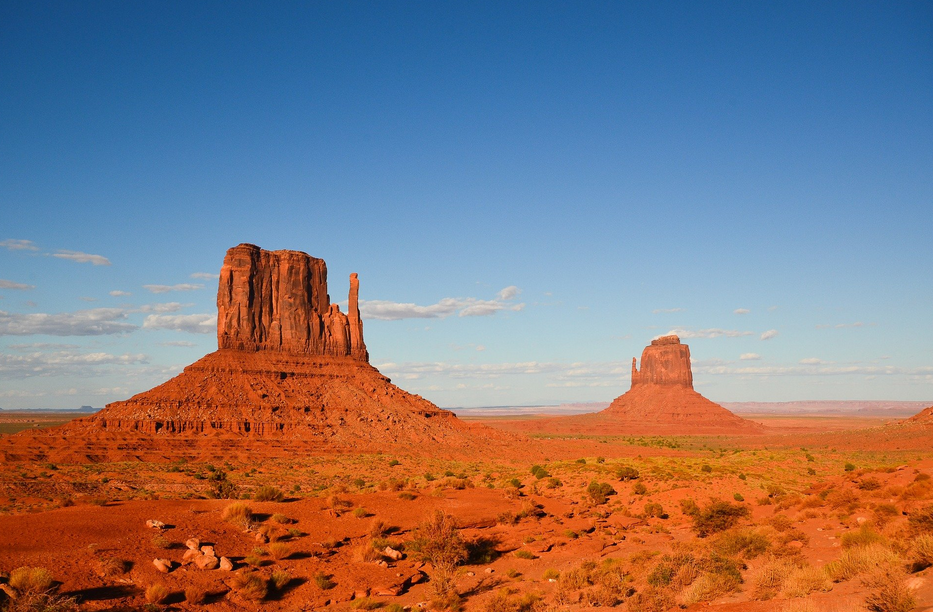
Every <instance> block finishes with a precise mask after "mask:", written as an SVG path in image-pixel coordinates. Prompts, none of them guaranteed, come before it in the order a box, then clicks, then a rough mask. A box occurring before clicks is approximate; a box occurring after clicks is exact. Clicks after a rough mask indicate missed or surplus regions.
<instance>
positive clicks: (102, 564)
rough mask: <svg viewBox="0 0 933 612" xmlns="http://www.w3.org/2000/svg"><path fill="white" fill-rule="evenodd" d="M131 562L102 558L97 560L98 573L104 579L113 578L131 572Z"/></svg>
mask: <svg viewBox="0 0 933 612" xmlns="http://www.w3.org/2000/svg"><path fill="white" fill-rule="evenodd" d="M129 568H130V562H129V561H126V560H125V559H119V558H117V557H101V558H100V559H98V560H97V571H98V573H100V575H101V576H103V577H113V576H119V575H121V574H125V573H126V572H127V571H129Z"/></svg>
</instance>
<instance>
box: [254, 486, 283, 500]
mask: <svg viewBox="0 0 933 612" xmlns="http://www.w3.org/2000/svg"><path fill="white" fill-rule="evenodd" d="M283 499H285V494H284V493H282V491H281V490H279V489H277V488H275V487H272V486H269V485H266V486H263V487H259V488H258V489H256V492H255V493H253V501H258V502H270V501H271V502H280V501H282V500H283Z"/></svg>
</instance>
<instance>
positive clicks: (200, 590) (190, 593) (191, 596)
mask: <svg viewBox="0 0 933 612" xmlns="http://www.w3.org/2000/svg"><path fill="white" fill-rule="evenodd" d="M205 599H207V590H206V589H205V588H204V587H202V586H198V585H196V584H192V585H189V586H187V587H185V601H187V602H188V603H190V604H195V605H198V604H202V603H204V600H205Z"/></svg>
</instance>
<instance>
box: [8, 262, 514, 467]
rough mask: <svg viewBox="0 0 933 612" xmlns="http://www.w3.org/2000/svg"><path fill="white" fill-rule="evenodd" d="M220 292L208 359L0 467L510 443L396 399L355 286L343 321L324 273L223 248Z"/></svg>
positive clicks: (19, 449) (353, 282)
mask: <svg viewBox="0 0 933 612" xmlns="http://www.w3.org/2000/svg"><path fill="white" fill-rule="evenodd" d="M218 285H219V286H218V291H217V311H218V317H217V345H218V347H219V348H218V350H217V351H215V352H213V353H210V354H208V355H205V356H204V357H202V358H201V359H199V360H198V361H196V362H195V363H193V364H191V365H189V366H188V367H186V368H185V369H184V371H182V372H181V374H179V375H178V376H175V377H174V378H172V379H171V380H169V381H167V382H165V383H163V384H161V385H159V386H157V387H155V388H153V389H150V390H149V391H145V392H143V393H139V394H137V395H135V396H133V397H131V398H130V399H128V400H125V401H120V402H114V403H112V404H108V405H107V406H106V407H105V408H104V409H103V410H101V411H100V412H98V413H97V414H95V415H93V416H91V417H87V418H84V419H77V420H75V421H72V422H71V423H69V424H67V425H65V426H63V427H61V428H53V429H49V430H45V431H42V432H36V434H35V436H32V438H31V440H32V441H33V442H36V441H38V440H40V439H41V440H44V442H43V443H42V444H39V443H38V442H37V443H36V444H35V445H34V446H35V448H29V443H27V442H20V441H18V440H16V441H14V440H10V442H12V443H13V446H14V447H15V448H13V449H0V457H5V458H7V459H15V458H16V457H18V456H21V457H28V456H37V452H32V451H41V452H38V454H41V455H43V456H45V457H55V456H59V457H62V456H64V457H67V456H74V457H75V458H77V459H80V458H82V457H83V458H89V459H92V460H93V459H96V458H102V457H105V458H108V459H115V458H119V457H123V456H124V455H126V454H127V453H130V454H133V455H134V456H140V457H143V456H145V457H152V456H153V453H156V454H157V453H158V452H159V451H160V450H161V449H173V448H176V447H179V446H181V447H182V449H184V445H183V444H182V443H181V439H187V440H194V443H195V445H197V443H198V440H201V446H202V450H203V447H205V446H206V445H205V443H204V439H205V437H209V438H210V437H213V438H215V439H216V437H217V436H220V437H221V438H222V437H224V436H227V437H229V436H230V435H233V436H235V437H237V438H243V437H244V436H245V437H247V438H253V439H256V438H275V439H278V440H279V442H280V446H281V445H282V444H283V443H284V444H286V445H287V444H290V443H294V442H311V443H312V446H313V447H315V448H324V449H354V450H366V451H378V450H383V449H386V448H389V447H391V446H392V445H403V446H404V447H405V448H407V449H409V451H410V452H416V453H417V452H433V450H435V449H437V447H438V446H439V445H440V446H445V447H453V448H460V449H469V448H473V449H478V448H481V446H482V445H484V444H486V443H488V442H490V441H494V440H505V439H510V440H511V437H510V436H508V435H506V434H501V433H499V432H496V431H494V430H492V429H489V428H487V427H484V426H482V425H470V424H467V423H464V422H463V421H461V420H460V419H458V418H456V416H455V415H454V414H453V413H452V412H450V411H448V410H443V409H441V408H438V407H437V406H435V405H434V404H432V403H431V402H429V401H428V400H426V399H424V398H422V397H420V396H418V395H412V394H410V393H407V392H405V391H403V390H402V389H399V388H398V387H396V386H395V385H393V384H392V383H391V381H390V380H389V379H388V378H387V377H385V376H383V375H382V374H381V373H380V372H379V371H378V370H377V369H376V368H374V367H373V366H371V365H370V364H369V353H368V352H367V351H366V344H365V342H364V341H363V323H362V320H361V318H360V310H359V286H360V285H359V279H358V277H357V275H356V274H352V275H350V292H349V305H348V306H349V307H348V311H349V312H348V314H344V313H342V312H341V311H340V308H339V307H338V306H337V304H333V303H331V301H330V296H329V295H328V294H327V266H326V265H325V263H324V261H323V260H322V259H317V258H314V257H311V256H309V255H307V254H305V253H301V252H299V251H264V250H263V249H260V248H259V247H257V246H254V245H251V244H241V245H239V246H236V247H233V248H231V249H230V250H228V251H227V255H226V257H225V258H224V263H223V267H222V268H221V270H220V280H219V283H218ZM125 435H133V436H136V437H134V438H133V439H132V441H131V442H127V440H125V439H124V438H122V437H121V436H124V437H125ZM11 438H17V436H12V437H11ZM154 440H160V442H153V441H154ZM218 442H219V440H218ZM185 444H187V442H186V443H185ZM210 444H211V445H213V446H214V447H215V448H217V449H220V448H222V447H223V445H222V444H214V443H210ZM24 447H26V448H24ZM78 447H80V448H78ZM43 448H44V449H45V450H42V449H43ZM226 448H227V450H229V446H228V447H226ZM27 450H28V451H30V452H23V451H27ZM207 450H212V449H207ZM124 451H125V452H124ZM69 453H71V455H69Z"/></svg>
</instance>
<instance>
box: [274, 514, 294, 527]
mask: <svg viewBox="0 0 933 612" xmlns="http://www.w3.org/2000/svg"><path fill="white" fill-rule="evenodd" d="M272 520H273V521H275V522H276V523H278V524H279V525H291V524H292V523H294V522H295V521H293V520H292V519H290V518H288V517H287V516H285V515H284V514H280V513H278V512H277V513H275V514H273V515H272Z"/></svg>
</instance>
